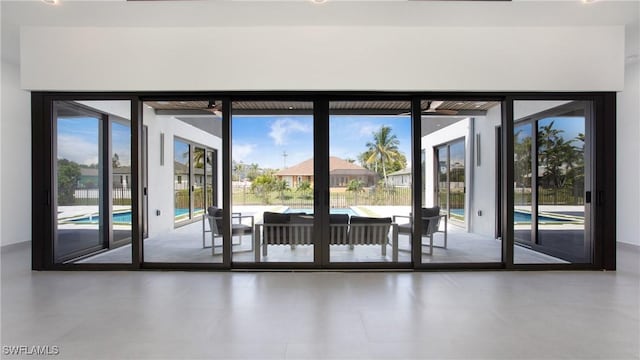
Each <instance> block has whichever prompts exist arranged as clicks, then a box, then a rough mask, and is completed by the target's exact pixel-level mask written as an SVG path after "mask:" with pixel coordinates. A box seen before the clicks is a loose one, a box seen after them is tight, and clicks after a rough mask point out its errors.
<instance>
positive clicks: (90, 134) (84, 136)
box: [57, 115, 584, 168]
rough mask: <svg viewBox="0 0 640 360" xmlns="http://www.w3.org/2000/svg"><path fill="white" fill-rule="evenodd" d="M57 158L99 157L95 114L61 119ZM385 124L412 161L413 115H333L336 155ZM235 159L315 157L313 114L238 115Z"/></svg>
mask: <svg viewBox="0 0 640 360" xmlns="http://www.w3.org/2000/svg"><path fill="white" fill-rule="evenodd" d="M550 121H555V125H556V127H560V128H562V129H563V130H564V133H563V134H562V135H563V137H564V138H565V139H572V138H575V137H576V136H577V135H578V133H580V132H584V121H583V118H581V117H553V118H548V119H544V120H541V121H540V123H539V124H540V125H546V124H547V123H548V122H550ZM57 125H58V158H66V159H69V160H72V161H75V162H77V163H79V164H85V165H90V164H94V163H97V162H98V158H99V153H98V150H99V145H98V144H99V130H98V129H99V120H97V119H95V118H90V117H77V118H59V119H58V124H57ZM382 125H387V126H391V128H392V129H393V133H394V134H395V135H396V136H397V137H398V140H400V151H402V152H403V153H404V154H405V156H406V157H407V161H410V149H411V148H410V146H411V121H410V117H409V116H338V115H335V116H331V118H330V123H329V131H330V133H329V135H330V137H329V142H330V148H329V151H330V154H331V156H337V157H339V158H343V159H346V158H352V159H357V158H358V154H360V153H362V152H363V151H364V150H365V149H366V147H365V144H366V143H367V142H368V141H371V140H372V133H373V132H374V131H377V130H378V129H380V127H381V126H382ZM232 126H233V141H232V146H233V160H235V161H238V162H239V161H242V162H244V163H245V164H250V163H257V164H259V165H260V167H264V168H282V167H283V165H284V159H283V156H282V154H283V152H285V151H286V153H287V158H286V163H287V166H292V165H295V164H297V163H300V162H302V161H304V160H307V159H310V158H312V157H313V118H312V117H311V116H310V115H304V116H234V117H233V122H232ZM111 131H112V139H113V144H112V146H113V152H114V153H117V154H118V156H119V157H120V164H121V165H123V166H128V165H130V162H131V150H130V147H131V145H130V141H131V131H130V128H129V126H126V125H123V124H119V123H113V126H112V130H111Z"/></svg>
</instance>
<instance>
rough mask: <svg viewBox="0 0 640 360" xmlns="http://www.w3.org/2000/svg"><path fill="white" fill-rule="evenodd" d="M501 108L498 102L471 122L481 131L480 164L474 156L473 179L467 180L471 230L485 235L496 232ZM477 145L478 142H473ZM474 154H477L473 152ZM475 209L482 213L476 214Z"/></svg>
mask: <svg viewBox="0 0 640 360" xmlns="http://www.w3.org/2000/svg"><path fill="white" fill-rule="evenodd" d="M501 112H502V110H501V107H500V106H494V107H492V108H491V109H489V111H487V115H486V116H482V117H477V118H476V119H475V125H474V132H475V134H474V139H475V135H476V134H479V135H480V156H481V157H480V166H476V161H475V160H476V159H475V158H474V159H472V162H471V163H470V166H471V164H472V165H473V177H472V179H471V181H472V183H471V184H469V185H468V186H469V188H470V189H471V190H472V191H470V194H469V197H470V204H471V206H470V210H469V216H470V218H471V228H470V231H471V232H473V233H477V234H482V235H485V236H495V230H496V229H495V219H496V216H498V211H497V209H496V192H495V188H496V183H497V179H496V166H497V164H496V127H497V126H499V125H500V124H501V120H502V113H501ZM476 146H477V144H476ZM476 155H477V154H476ZM478 211H481V212H482V215H478Z"/></svg>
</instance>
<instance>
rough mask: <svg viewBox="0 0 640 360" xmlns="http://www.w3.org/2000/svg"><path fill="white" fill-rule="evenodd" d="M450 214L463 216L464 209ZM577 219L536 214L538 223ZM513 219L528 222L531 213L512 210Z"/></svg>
mask: <svg viewBox="0 0 640 360" xmlns="http://www.w3.org/2000/svg"><path fill="white" fill-rule="evenodd" d="M450 211H451V214H454V215H458V216H461V217H464V209H451V210H450ZM576 220H577V219H568V218H563V217H552V216H545V215H538V223H539V224H550V223H555V224H563V223H569V222H573V221H576ZM513 221H514V223H516V224H530V223H531V213H528V212H524V211H518V210H514V212H513Z"/></svg>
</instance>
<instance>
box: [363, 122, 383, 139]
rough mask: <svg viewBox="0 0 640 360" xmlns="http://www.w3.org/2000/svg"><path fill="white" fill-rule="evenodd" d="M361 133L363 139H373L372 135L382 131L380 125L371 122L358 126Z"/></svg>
mask: <svg viewBox="0 0 640 360" xmlns="http://www.w3.org/2000/svg"><path fill="white" fill-rule="evenodd" d="M358 127H359V132H358V134H360V136H361V137H367V138H372V137H373V136H372V134H373V133H374V132H377V131H379V130H380V125H379V124H373V123H369V122H361V123H359V124H358Z"/></svg>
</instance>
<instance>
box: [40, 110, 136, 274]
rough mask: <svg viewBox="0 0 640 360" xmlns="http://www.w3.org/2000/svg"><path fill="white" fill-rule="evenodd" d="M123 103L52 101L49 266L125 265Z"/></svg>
mask: <svg viewBox="0 0 640 360" xmlns="http://www.w3.org/2000/svg"><path fill="white" fill-rule="evenodd" d="M130 106H131V105H130V102H129V101H80V100H78V101H73V100H69V101H54V102H53V107H52V110H53V124H52V125H53V129H54V134H55V136H54V139H55V141H54V146H53V147H54V151H53V153H54V159H55V160H54V163H53V166H52V169H53V173H54V176H53V181H54V191H53V199H54V209H55V212H54V214H55V218H56V230H55V233H54V237H53V244H52V250H53V262H54V263H130V262H131V247H130V243H131V235H132V227H131V201H132V197H131V124H130V116H129V109H130Z"/></svg>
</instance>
